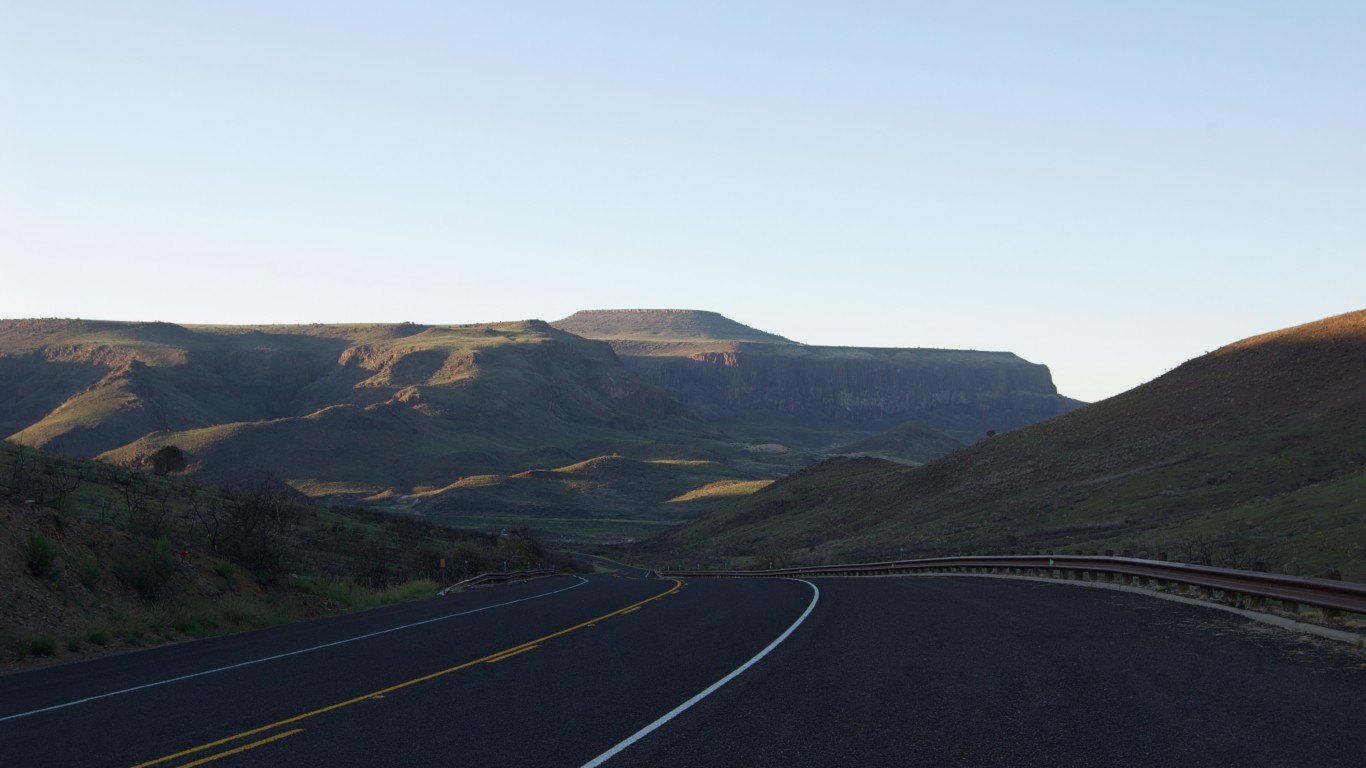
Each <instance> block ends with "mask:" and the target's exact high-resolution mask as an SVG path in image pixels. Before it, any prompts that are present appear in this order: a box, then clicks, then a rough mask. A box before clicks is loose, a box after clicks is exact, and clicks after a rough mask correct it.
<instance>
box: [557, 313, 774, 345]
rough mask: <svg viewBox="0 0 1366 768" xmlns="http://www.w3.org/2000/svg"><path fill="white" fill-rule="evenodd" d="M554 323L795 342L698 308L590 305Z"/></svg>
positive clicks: (641, 335) (607, 336)
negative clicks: (595, 306)
mask: <svg viewBox="0 0 1366 768" xmlns="http://www.w3.org/2000/svg"><path fill="white" fill-rule="evenodd" d="M551 325H553V326H555V327H556V328H559V329H560V330H562V331H568V332H570V333H573V334H576V335H579V336H583V337H584V338H588V339H602V340H606V341H677V342H693V341H702V340H714V341H752V342H771V343H779V344H792V343H793V342H792V341H791V340H789V339H785V338H783V337H782V336H778V335H777V334H773V333H768V332H766V331H761V330H758V329H757V328H751V327H749V326H748V325H744V324H741V323H737V322H735V321H734V320H731V319H730V318H728V317H725V316H723V315H720V314H718V313H716V312H707V311H705V310H698V309H588V310H582V311H579V312H575V313H574V314H572V315H570V316H569V317H566V318H565V319H563V320H557V321H555V322H553V323H551Z"/></svg>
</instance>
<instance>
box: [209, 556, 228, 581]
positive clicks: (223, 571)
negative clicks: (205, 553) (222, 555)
mask: <svg viewBox="0 0 1366 768" xmlns="http://www.w3.org/2000/svg"><path fill="white" fill-rule="evenodd" d="M213 572H214V573H216V574H218V575H219V576H221V577H223V578H224V579H231V578H232V572H233V567H232V563H230V562H228V561H227V560H219V561H218V562H216V563H214V565H213Z"/></svg>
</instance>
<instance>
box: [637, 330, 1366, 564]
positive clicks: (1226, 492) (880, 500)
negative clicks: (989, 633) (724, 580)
mask: <svg viewBox="0 0 1366 768" xmlns="http://www.w3.org/2000/svg"><path fill="white" fill-rule="evenodd" d="M1363 435H1366V312H1356V313H1352V314H1348V315H1342V316H1338V317H1333V318H1329V319H1327V320H1324V321H1321V322H1317V323H1311V324H1308V325H1304V326H1299V327H1296V328H1291V329H1287V330H1284V331H1280V332H1277V333H1272V334H1266V335H1264V336H1258V337H1255V338H1251V339H1247V340H1244V341H1240V342H1238V343H1236V344H1231V345H1229V346H1226V347H1224V348H1222V349H1220V350H1218V351H1216V352H1213V353H1211V354H1209V355H1205V356H1203V357H1200V358H1197V359H1194V360H1191V361H1189V362H1187V363H1185V364H1184V365H1182V366H1180V367H1179V368H1177V369H1175V370H1173V371H1171V372H1170V373H1168V374H1166V375H1165V376H1162V377H1161V378H1158V379H1156V380H1154V381H1152V382H1150V383H1148V384H1145V385H1143V386H1141V387H1138V388H1136V389H1134V390H1131V391H1129V392H1126V393H1124V394H1122V395H1119V396H1117V397H1114V398H1111V399H1109V400H1106V401H1104V402H1101V403H1097V404H1095V405H1091V406H1088V407H1086V408H1083V409H1081V410H1078V411H1074V412H1072V413H1069V414H1066V415H1063V416H1059V417H1057V418H1054V419H1051V420H1048V421H1045V422H1042V423H1039V424H1035V425H1033V426H1030V427H1026V428H1022V429H1019V430H1016V431H1014V432H1010V433H1008V434H1004V435H999V436H997V437H994V438H991V439H989V440H986V441H984V442H981V443H978V444H976V445H974V446H972V447H970V448H965V449H963V450H960V451H957V452H955V453H952V454H950V455H948V456H946V457H944V458H942V459H940V460H937V461H935V462H932V463H930V464H928V465H926V466H923V467H919V468H914V469H908V468H905V467H900V466H896V465H892V464H888V463H885V462H878V461H874V460H870V459H861V460H847V459H845V460H832V461H828V462H825V463H822V464H820V465H817V466H815V467H812V468H810V469H808V470H806V471H804V472H801V473H798V474H797V475H794V476H792V477H790V478H788V479H785V480H783V481H780V482H778V483H775V484H774V485H772V486H771V487H769V488H768V489H767V490H765V491H763V492H760V493H758V494H756V495H754V496H753V497H751V498H750V499H748V500H746V501H744V502H741V503H738V504H736V505H734V506H732V507H730V508H728V509H726V510H725V511H723V512H721V513H717V514H716V515H714V516H712V517H710V518H707V519H703V520H700V521H697V522H695V523H693V524H691V525H689V526H687V527H685V528H683V529H680V530H678V531H675V532H671V533H670V534H669V535H668V536H666V537H664V538H663V539H662V540H661V541H660V546H662V547H665V548H673V549H677V550H683V551H690V552H694V553H697V552H703V553H713V554H734V553H739V552H753V551H756V550H759V549H774V550H781V551H784V552H788V553H791V555H792V556H794V557H801V556H811V557H817V556H823V557H833V558H850V557H852V558H863V557H873V558H878V559H883V558H886V557H888V556H890V555H892V554H897V553H899V552H900V551H901V548H902V547H905V549H906V552H907V553H914V554H941V553H953V552H977V553H988V552H1003V551H1010V550H1028V551H1033V550H1035V549H1044V550H1047V549H1058V550H1062V549H1064V548H1067V549H1073V548H1080V549H1085V550H1088V551H1089V550H1103V549H1107V548H1109V549H1114V550H1116V551H1130V552H1132V553H1135V554H1147V555H1156V554H1158V553H1161V552H1167V553H1168V554H1169V555H1171V556H1173V557H1175V556H1181V557H1183V558H1186V559H1196V560H1200V559H1203V560H1210V559H1214V560H1220V561H1222V562H1227V563H1230V564H1236V565H1250V564H1251V563H1252V562H1253V561H1263V562H1265V563H1267V564H1268V565H1270V566H1272V567H1277V568H1280V569H1283V570H1288V571H1291V572H1295V571H1313V572H1317V571H1318V570H1320V569H1322V568H1325V567H1336V568H1339V569H1341V570H1342V571H1343V573H1344V574H1347V573H1351V574H1353V575H1354V576H1355V577H1356V578H1362V579H1366V511H1364V510H1363V507H1362V503H1363V502H1362V500H1363V499H1364V498H1366V470H1364V469H1363V468H1364V467H1366V442H1363Z"/></svg>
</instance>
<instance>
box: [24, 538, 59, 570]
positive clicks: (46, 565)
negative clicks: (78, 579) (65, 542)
mask: <svg viewBox="0 0 1366 768" xmlns="http://www.w3.org/2000/svg"><path fill="white" fill-rule="evenodd" d="M56 559H57V545H55V544H53V543H52V541H51V540H50V539H48V538H47V537H46V536H44V535H43V534H41V533H35V534H33V535H32V536H30V537H29V540H28V569H29V570H30V571H32V572H33V575H34V576H38V577H40V578H41V577H43V576H46V575H47V573H48V571H49V570H51V569H52V562H53V561H54V560H56Z"/></svg>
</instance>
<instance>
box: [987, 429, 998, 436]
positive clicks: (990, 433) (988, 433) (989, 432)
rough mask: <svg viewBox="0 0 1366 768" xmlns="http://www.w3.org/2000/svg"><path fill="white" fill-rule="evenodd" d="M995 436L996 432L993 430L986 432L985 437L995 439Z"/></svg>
mask: <svg viewBox="0 0 1366 768" xmlns="http://www.w3.org/2000/svg"><path fill="white" fill-rule="evenodd" d="M995 436H996V430H994V429H988V430H987V437H995Z"/></svg>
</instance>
